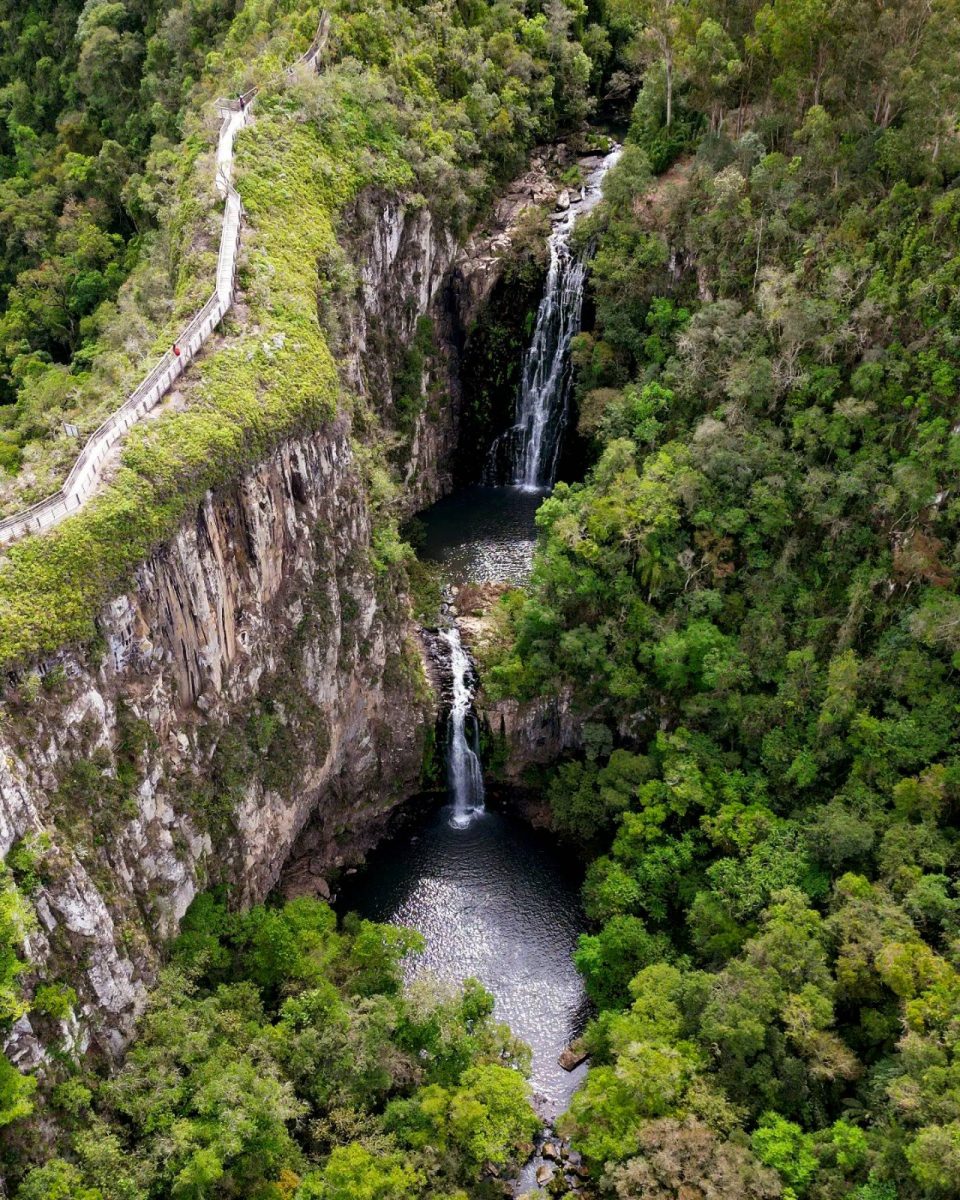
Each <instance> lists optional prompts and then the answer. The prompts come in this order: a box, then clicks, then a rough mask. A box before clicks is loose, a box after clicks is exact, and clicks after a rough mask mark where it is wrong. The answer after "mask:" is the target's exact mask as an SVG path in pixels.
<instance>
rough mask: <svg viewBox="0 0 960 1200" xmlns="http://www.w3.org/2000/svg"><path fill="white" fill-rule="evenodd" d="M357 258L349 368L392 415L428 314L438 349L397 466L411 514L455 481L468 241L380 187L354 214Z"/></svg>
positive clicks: (355, 383)
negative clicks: (460, 289) (456, 282)
mask: <svg viewBox="0 0 960 1200" xmlns="http://www.w3.org/2000/svg"><path fill="white" fill-rule="evenodd" d="M346 226H347V228H348V230H349V231H350V233H349V234H348V237H349V239H350V241H351V243H352V251H351V257H353V258H354V260H355V261H356V262H358V263H359V264H360V266H359V270H358V281H357V282H358V287H357V294H356V298H355V302H354V303H353V304H352V305H351V306H350V308H349V312H348V314H347V337H346V363H345V373H346V376H347V379H348V381H349V383H350V385H351V386H352V387H353V388H355V389H356V390H357V391H358V392H359V393H360V394H361V395H363V396H365V397H366V398H367V399H368V400H369V401H370V403H371V405H372V406H373V407H374V408H375V409H376V410H377V411H378V412H380V413H381V414H383V415H384V417H385V418H386V420H387V421H388V422H395V421H396V418H397V402H398V400H399V396H398V395H397V390H398V389H397V384H396V380H397V375H398V374H399V372H400V370H401V367H402V365H403V359H404V356H405V355H406V354H407V353H408V348H409V347H410V346H411V344H412V343H413V342H414V340H415V338H416V335H417V330H418V325H419V323H420V321H421V319H422V318H425V317H426V318H428V319H429V321H430V324H431V332H430V340H431V341H432V343H433V350H434V354H433V355H432V356H431V357H429V358H428V359H427V360H426V361H424V363H423V368H422V372H421V377H420V379H419V385H420V389H421V391H422V394H423V397H424V401H425V402H424V404H423V407H422V408H421V410H420V411H419V412H418V413H417V414H416V416H415V418H414V420H413V422H412V428H411V429H410V431H409V433H408V436H407V438H406V439H405V444H404V445H402V446H400V447H398V453H397V455H396V456H395V459H394V461H395V465H396V467H397V469H398V474H399V476H400V478H401V479H402V484H403V489H402V490H403V503H404V505H405V506H406V508H407V511H408V512H410V513H413V512H416V511H418V510H419V509H422V508H426V507H427V505H429V504H431V503H433V501H435V500H437V499H439V497H441V496H443V495H445V494H446V493H447V492H448V491H450V489H451V488H452V486H453V474H452V464H453V458H454V453H455V451H456V447H457V435H458V429H459V415H460V414H459V403H458V400H459V377H458V376H459V373H458V370H457V346H458V341H459V326H460V320H459V315H458V312H457V309H456V306H455V304H454V302H453V299H452V292H451V267H452V265H453V263H454V262H455V260H456V258H457V255H458V251H459V245H458V243H457V240H456V238H455V237H454V236H453V235H452V234H451V233H450V232H449V230H447V229H445V228H443V226H442V225H441V224H440V223H439V222H438V221H437V219H436V218H435V217H434V216H433V214H432V213H431V212H430V210H429V209H427V208H424V207H422V206H417V205H410V204H409V203H405V202H404V201H403V200H401V199H398V198H396V197H391V196H387V195H385V194H384V193H382V192H380V191H377V190H374V191H370V192H366V193H364V194H363V195H362V196H361V197H360V198H359V200H358V201H357V203H356V204H355V205H354V206H353V208H352V210H351V212H350V213H349V214H348V216H347V221H346Z"/></svg>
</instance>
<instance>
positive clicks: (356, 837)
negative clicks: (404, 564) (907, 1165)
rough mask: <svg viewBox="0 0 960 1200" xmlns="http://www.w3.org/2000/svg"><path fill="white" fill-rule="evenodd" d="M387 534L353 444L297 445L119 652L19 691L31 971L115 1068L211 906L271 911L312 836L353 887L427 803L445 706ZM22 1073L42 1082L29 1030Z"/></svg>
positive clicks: (16, 709) (121, 604)
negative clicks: (439, 711) (421, 791)
mask: <svg viewBox="0 0 960 1200" xmlns="http://www.w3.org/2000/svg"><path fill="white" fill-rule="evenodd" d="M371 533H372V530H371V517H370V512H369V508H368V505H367V500H366V495H365V490H364V486H363V483H362V480H361V479H360V476H359V474H358V472H357V468H356V464H355V462H354V458H353V454H352V451H351V448H350V443H349V440H348V438H347V433H346V427H345V423H344V422H342V421H340V422H338V423H336V424H334V425H332V426H331V427H329V428H327V429H324V430H320V431H318V432H316V433H314V434H312V435H310V436H307V437H304V438H302V439H300V440H297V441H292V442H288V443H287V444H285V445H284V446H283V447H281V448H280V449H278V450H277V451H276V452H275V453H274V454H273V455H272V456H271V457H270V458H269V459H268V460H267V461H266V462H263V463H261V464H259V465H258V466H257V467H255V468H254V469H252V470H250V471H249V472H248V473H247V474H246V475H245V476H244V478H243V479H241V480H239V481H238V482H237V484H236V486H235V487H233V488H231V489H229V490H227V491H225V492H224V493H223V494H218V495H210V496H208V497H207V499H206V500H205V502H204V503H203V505H202V506H201V507H200V509H199V510H198V511H197V513H196V517H195V520H193V521H192V522H191V523H190V524H189V525H185V526H184V527H183V528H181V530H180V532H179V533H178V534H177V536H176V537H175V538H174V539H173V541H172V542H171V543H170V544H169V545H167V546H165V547H164V548H163V550H162V551H160V553H158V554H157V555H156V556H155V557H154V558H152V559H151V560H150V561H149V562H147V563H145V564H144V565H143V566H142V567H141V569H140V570H139V571H138V572H137V575H136V578H135V579H134V581H133V583H132V586H131V587H130V588H129V590H128V591H127V592H126V593H125V594H124V595H122V596H120V597H118V598H117V599H116V600H115V601H114V602H113V603H112V604H110V605H109V606H108V608H107V609H106V610H105V611H104V612H103V613H102V614H101V616H100V621H99V627H100V632H101V636H102V643H101V644H100V645H99V646H98V647H96V648H94V649H93V650H92V651H90V652H88V653H84V654H79V653H74V654H64V655H62V656H60V657H59V658H58V659H57V660H55V661H53V662H50V663H47V664H45V666H44V678H43V680H42V682H41V683H40V684H39V687H38V686H37V685H36V680H35V678H34V677H30V676H27V677H25V678H24V679H22V680H20V681H19V684H18V686H17V687H14V688H11V689H9V690H8V695H7V703H6V719H5V720H4V721H3V723H2V724H0V851H2V852H3V853H6V852H7V851H8V850H9V849H10V847H11V845H13V844H14V843H15V842H17V841H18V839H20V840H22V839H23V838H24V837H25V836H26V838H27V843H26V844H28V845H36V846H37V847H38V849H37V851H36V853H37V855H38V857H39V867H38V873H39V877H40V880H41V883H40V886H39V888H38V890H37V891H36V892H35V894H34V896H33V900H34V905H35V908H36V911H37V914H38V927H37V929H36V931H35V932H34V933H33V934H32V935H31V944H30V952H31V957H32V958H33V960H34V962H35V963H36V965H37V970H38V973H39V974H41V975H43V977H45V978H48V979H50V978H63V979H66V980H68V981H69V982H70V983H71V985H72V986H74V987H75V988H76V989H77V991H78V992H79V993H80V996H81V1001H82V1008H81V1011H80V1013H79V1015H80V1016H81V1017H82V1022H81V1025H82V1028H83V1029H84V1030H85V1031H87V1032H88V1033H89V1034H91V1035H92V1036H93V1037H94V1038H96V1039H98V1040H99V1041H100V1043H101V1044H102V1045H103V1046H104V1047H106V1048H110V1049H116V1048H118V1047H119V1046H120V1045H121V1044H122V1042H123V1040H124V1038H125V1036H126V1035H127V1034H128V1033H129V1030H130V1025H131V1021H132V1019H133V1017H134V1016H135V1014H136V1012H137V1010H138V1007H139V1004H140V1001H141V1000H142V997H143V992H144V987H145V985H146V984H147V983H148V982H149V980H150V978H151V976H152V973H153V971H154V969H155V966H156V962H157V957H158V949H159V947H160V946H161V945H162V944H163V942H164V941H165V940H166V939H167V938H169V937H170V936H171V935H172V934H173V933H174V932H175V930H176V927H177V923H178V921H179V919H180V918H181V916H182V915H183V913H184V912H185V910H186V908H187V906H188V905H189V903H190V901H191V899H192V898H193V896H194V895H195V893H196V892H197V890H199V889H200V888H202V887H204V886H205V885H207V884H209V883H212V882H226V883H229V884H231V885H232V887H233V888H234V890H235V891H234V894H235V895H236V897H237V898H238V899H239V900H242V901H254V900H258V899H261V898H262V897H263V896H264V895H265V894H266V893H267V891H268V890H269V889H270V888H271V886H272V885H273V884H274V882H275V881H276V879H277V877H278V874H279V871H280V868H281V867H282V865H283V862H284V860H285V858H286V856H287V854H288V852H289V850H290V847H291V846H292V845H293V843H294V841H295V839H296V838H297V836H298V835H299V834H300V833H301V831H302V829H303V828H304V826H305V825H306V823H307V821H308V820H311V819H312V821H313V822H314V824H315V827H316V829H317V830H318V831H319V834H320V836H319V837H317V838H316V839H315V840H316V844H317V847H318V850H317V852H318V854H319V856H320V858H321V859H322V863H323V865H324V866H325V867H327V866H334V865H337V864H338V863H339V862H342V861H343V857H344V854H346V853H349V852H350V851H351V850H355V849H356V845H357V842H358V841H359V843H361V848H362V844H363V843H364V841H365V840H367V841H368V840H369V839H370V838H371V837H372V836H373V830H374V829H375V827H376V824H377V820H378V818H379V817H380V816H381V815H382V814H384V813H385V812H386V811H388V810H389V809H390V808H391V807H393V806H394V805H395V804H396V803H397V802H398V801H400V800H402V799H403V798H405V797H406V796H407V795H409V794H410V793H411V792H412V791H414V790H415V789H416V787H417V784H418V780H419V775H420V769H421V762H422V756H423V748H424V747H423V737H424V734H425V730H426V729H427V728H428V726H432V721H433V706H432V701H431V697H430V694H429V689H428V687H427V685H426V681H425V678H424V675H423V671H422V666H421V663H420V659H419V655H418V652H417V647H416V644H415V640H414V636H413V629H412V627H411V626H410V624H409V621H408V618H407V615H406V608H405V604H404V600H403V597H402V596H400V595H398V594H397V592H396V583H397V577H396V576H395V575H392V574H391V573H390V572H389V571H388V570H386V569H383V570H378V569H377V568H376V567H374V566H371V563H370V557H371V556H370V544H371ZM36 834H45V835H46V837H49V846H48V847H46V846H45V841H46V837H45V838H44V840H43V841H42V842H36V839H35V837H31V835H36ZM66 1032H67V1030H62V1031H61V1033H66ZM76 1032H77V1031H76V1029H74V1030H73V1031H72V1032H71V1033H70V1036H71V1037H72V1036H76ZM84 1036H86V1035H84ZM9 1052H10V1053H11V1056H12V1057H14V1058H15V1059H16V1060H18V1061H21V1062H24V1063H26V1062H29V1061H30V1060H31V1059H33V1060H34V1061H35V1060H36V1057H37V1055H38V1054H39V1047H38V1044H37V1040H36V1038H35V1037H34V1031H33V1030H31V1028H30V1026H29V1022H28V1021H27V1019H24V1020H23V1021H21V1022H20V1024H19V1026H18V1027H17V1029H16V1030H15V1033H14V1039H13V1043H12V1045H11V1047H10V1049H9Z"/></svg>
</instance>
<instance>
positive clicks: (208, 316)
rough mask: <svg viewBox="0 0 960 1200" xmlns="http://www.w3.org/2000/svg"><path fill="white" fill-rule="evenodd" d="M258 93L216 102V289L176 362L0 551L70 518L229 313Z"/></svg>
mask: <svg viewBox="0 0 960 1200" xmlns="http://www.w3.org/2000/svg"><path fill="white" fill-rule="evenodd" d="M329 28H330V19H329V15H328V14H327V13H326V12H324V13H323V15H322V17H321V19H320V26H319V29H318V30H317V35H316V37H315V38H314V39H313V41H312V42H311V44H310V48H309V49H308V50H307V52H306V53H305V54H303V55H301V57H300V58H298V59H297V61H296V62H295V63H294V64H293V66H291V67H288V68H287V69H286V71H285V72H284V74H285V75H288V76H289V75H293V74H294V73H295V72H296V71H297V69H298V68H299V67H302V66H316V64H317V61H318V59H319V58H320V55H321V53H322V52H323V48H324V46H325V45H326V42H327V35H328V32H329ZM271 82H272V81H271ZM259 90H260V89H259V88H251V89H250V91H248V92H245V93H244V94H243V96H242V98H240V99H237V100H218V101H217V112H218V114H219V115H220V117H221V125H220V135H219V139H218V142H217V175H216V186H217V191H218V192H219V193H220V195H221V196H222V197H223V201H224V207H223V226H222V230H221V234H220V253H219V256H218V259H217V278H216V286H215V288H214V291H213V294H212V295H211V296H210V298H209V300H207V302H206V304H204V306H203V307H202V308H201V309H200V311H199V312H197V313H196V314H195V315H194V316H193V317H192V318H191V320H190V322H189V324H187V325H186V326H185V327H184V328H183V329H182V330H181V331H180V335H179V337H178V338H177V340H176V342H175V343H174V345H176V346H177V347H178V348H179V350H180V355H179V357H177V355H175V354H174V353H173V351H172V349H171V350H168V351H167V352H166V354H164V356H163V357H162V358H161V359H160V361H159V362H158V363H157V364H156V366H155V367H153V369H152V370H151V371H150V373H149V374H148V375H147V376H146V378H145V379H143V380H141V382H140V383H139V384H138V385H137V387H136V388H135V389H134V390H133V392H131V394H130V395H129V396H128V397H127V399H126V400H125V401H124V402H123V404H121V405H120V407H119V408H118V409H116V410H115V411H114V412H112V413H111V414H110V416H109V417H107V419H106V420H105V421H104V422H103V424H102V425H100V426H99V428H97V429H95V430H94V432H93V433H92V434H91V435H90V436H89V438H88V439H87V442H86V444H85V445H84V447H83V449H82V450H81V451H80V454H79V456H78V457H77V461H76V462H75V463H74V464H73V466H72V467H71V469H70V474H69V475H68V476H67V478H66V480H65V481H64V484H63V487H61V488H60V489H59V490H58V491H57V492H55V493H54V495H52V496H49V497H48V498H47V499H46V500H41V501H40V502H39V503H37V504H34V505H33V506H32V507H31V508H27V509H24V510H23V511H21V512H18V513H14V514H13V515H12V516H9V517H5V518H3V519H2V520H0V545H9V544H10V543H11V542H14V541H16V540H17V539H18V538H21V537H23V536H25V535H26V534H28V533H39V532H41V531H42V530H44V529H49V528H50V526H52V525H56V524H57V523H58V522H59V521H61V520H63V518H64V517H66V516H68V515H69V514H70V513H72V512H76V510H77V509H78V508H79V507H80V506H81V505H82V504H83V503H84V501H85V500H86V499H87V498H88V497H89V496H91V495H92V494H93V492H95V491H96V489H97V487H98V485H99V484H100V480H101V478H102V474H103V464H104V460H105V459H106V458H107V455H108V454H109V453H110V451H111V450H112V449H113V447H114V446H115V445H116V444H117V442H118V441H119V440H120V439H121V438H122V437H123V435H124V434H125V433H126V432H127V430H128V429H130V427H131V426H132V425H136V423H137V422H138V421H140V420H142V419H143V417H144V416H145V415H146V414H147V413H148V412H150V411H151V409H153V408H155V407H156V406H157V404H158V403H159V402H160V400H162V399H163V397H164V396H165V395H166V394H167V392H168V391H169V390H170V388H171V386H172V385H173V382H174V380H175V379H178V378H179V377H180V376H181V375H182V374H183V372H184V371H185V370H186V369H187V367H188V366H189V365H190V363H191V362H192V361H193V360H194V359H195V358H196V356H197V355H198V354H199V353H200V350H201V348H202V347H203V344H204V343H205V342H206V341H207V339H208V338H209V337H210V335H211V334H212V333H213V331H214V329H216V327H217V326H218V325H219V324H220V322H221V321H222V320H223V318H224V317H225V316H226V314H227V313H228V312H229V311H230V307H231V306H232V304H233V300H234V296H235V294H236V288H237V260H238V258H239V254H240V234H241V228H242V224H243V205H242V204H241V202H240V193H239V192H238V191H237V189H236V188H235V187H234V186H233V144H234V139H235V138H236V136H237V132H238V131H239V130H240V129H242V128H243V126H244V124H245V123H246V119H247V114H248V112H249V110H250V106H251V104H252V103H253V101H254V99H255V98H256V96H257V93H258V92H259Z"/></svg>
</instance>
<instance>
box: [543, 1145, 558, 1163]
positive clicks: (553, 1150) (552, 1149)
mask: <svg viewBox="0 0 960 1200" xmlns="http://www.w3.org/2000/svg"><path fill="white" fill-rule="evenodd" d="M540 1153H541V1154H542V1155H543V1157H544V1158H546V1159H549V1160H550V1161H551V1162H559V1160H560V1150H559V1148H558V1147H557V1146H556V1144H555V1143H554V1142H544V1143H543V1149H542V1150H541V1151H540Z"/></svg>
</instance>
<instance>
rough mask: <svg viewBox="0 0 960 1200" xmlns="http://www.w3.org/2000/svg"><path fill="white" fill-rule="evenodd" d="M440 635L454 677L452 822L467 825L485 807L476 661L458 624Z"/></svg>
mask: <svg viewBox="0 0 960 1200" xmlns="http://www.w3.org/2000/svg"><path fill="white" fill-rule="evenodd" d="M440 637H441V639H442V640H443V641H444V642H445V643H446V644H447V646H448V647H449V648H450V673H451V676H452V678H453V703H452V705H451V708H450V717H449V721H448V725H447V743H448V745H447V772H448V775H449V785H450V798H451V800H452V802H453V815H452V817H451V818H450V823H451V825H454V826H455V827H456V828H458V829H465V828H466V826H467V825H469V824H470V822H471V820H472V819H473V818H474V817H475V816H476V815H477V814H478V813H481V812H483V808H484V788H483V769H482V768H481V766H480V754H479V728H478V726H477V719H476V717H475V716H474V713H473V683H472V676H473V664H472V663H471V661H470V656H469V655H468V654H467V652H466V650H464V648H463V643H462V642H461V641H460V630H459V629H458V628H457V626H456V625H450V626H448V627H447V628H446V629H441V631H440Z"/></svg>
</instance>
